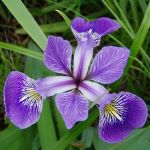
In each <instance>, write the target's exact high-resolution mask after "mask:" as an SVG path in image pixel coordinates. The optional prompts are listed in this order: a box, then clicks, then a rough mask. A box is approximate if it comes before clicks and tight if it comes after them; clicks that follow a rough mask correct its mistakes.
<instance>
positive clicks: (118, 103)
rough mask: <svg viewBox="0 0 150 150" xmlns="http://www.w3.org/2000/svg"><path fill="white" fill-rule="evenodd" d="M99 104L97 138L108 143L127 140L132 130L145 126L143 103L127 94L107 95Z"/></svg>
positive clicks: (145, 116)
mask: <svg viewBox="0 0 150 150" xmlns="http://www.w3.org/2000/svg"><path fill="white" fill-rule="evenodd" d="M99 104H100V107H99V110H100V121H99V129H98V130H99V137H100V138H101V139H102V140H104V141H106V142H108V143H117V142H121V141H122V140H124V139H125V138H127V137H128V135H129V134H130V133H131V131H132V130H133V129H135V128H140V127H142V126H143V125H144V124H145V122H146V119H147V116H148V110H147V107H146V104H145V103H144V101H143V100H142V99H141V98H140V97H138V96H136V95H134V94H131V93H129V92H120V93H119V94H109V95H107V96H105V97H103V98H102V99H100V101H99Z"/></svg>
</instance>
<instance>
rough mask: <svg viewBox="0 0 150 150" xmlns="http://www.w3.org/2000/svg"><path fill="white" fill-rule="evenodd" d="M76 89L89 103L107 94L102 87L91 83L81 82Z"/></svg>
mask: <svg viewBox="0 0 150 150" xmlns="http://www.w3.org/2000/svg"><path fill="white" fill-rule="evenodd" d="M78 89H79V90H80V91H81V92H82V94H83V95H84V97H86V98H87V99H88V100H90V101H96V100H98V99H99V98H100V97H102V96H104V95H106V94H107V93H108V91H107V90H106V89H105V88H104V86H102V85H100V84H98V83H94V82H91V81H83V82H82V83H81V84H80V85H79V87H78Z"/></svg>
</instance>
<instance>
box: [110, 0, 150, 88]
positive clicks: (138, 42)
mask: <svg viewBox="0 0 150 150" xmlns="http://www.w3.org/2000/svg"><path fill="white" fill-rule="evenodd" d="M149 18H150V2H149V4H148V7H147V10H146V13H145V16H144V18H143V20H142V23H141V25H140V28H139V30H138V32H137V34H136V36H135V38H134V40H133V43H132V45H131V48H130V49H131V54H130V56H131V57H136V55H137V54H138V52H139V50H140V48H141V47H142V44H143V42H144V39H145V37H146V35H147V32H148V30H149V28H150V19H149ZM132 63H133V59H131V58H129V61H128V64H127V66H126V68H125V71H124V74H123V76H122V77H121V79H120V80H118V81H117V82H116V83H115V84H114V86H113V89H114V90H115V89H116V88H117V87H118V86H119V85H120V83H121V81H122V80H123V79H124V77H125V76H126V75H127V73H128V70H129V68H130V66H131V65H132Z"/></svg>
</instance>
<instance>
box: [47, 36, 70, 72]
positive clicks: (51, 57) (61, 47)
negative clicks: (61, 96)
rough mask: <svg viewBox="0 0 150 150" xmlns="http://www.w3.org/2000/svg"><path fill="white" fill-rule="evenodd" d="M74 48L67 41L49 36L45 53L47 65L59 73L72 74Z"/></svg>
mask: <svg viewBox="0 0 150 150" xmlns="http://www.w3.org/2000/svg"><path fill="white" fill-rule="evenodd" d="M71 57H72V48H71V45H70V43H69V42H68V41H67V40H64V39H63V38H61V37H56V36H49V37H48V42H47V46H46V49H45V52H44V62H45V65H46V66H47V67H48V68H49V69H50V70H52V71H54V72H57V73H63V74H67V75H70V74H71Z"/></svg>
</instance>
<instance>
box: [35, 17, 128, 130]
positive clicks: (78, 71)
mask: <svg viewBox="0 0 150 150" xmlns="http://www.w3.org/2000/svg"><path fill="white" fill-rule="evenodd" d="M118 28H119V25H118V23H116V22H115V21H114V20H111V19H108V18H100V19H97V20H96V21H92V22H87V21H85V20H84V19H82V18H75V19H74V20H73V21H72V24H71V29H72V31H73V33H74V35H75V37H76V39H77V41H78V45H77V48H76V50H75V54H74V59H73V67H71V59H72V49H71V46H70V44H69V42H68V41H66V40H64V39H62V38H61V37H54V36H49V37H48V42H47V46H46V49H45V53H44V62H45V65H46V66H47V67H48V68H49V69H50V70H52V71H54V72H56V73H61V74H64V75H63V76H62V75H61V76H55V77H46V78H43V79H40V80H39V81H38V83H37V88H36V90H37V91H38V93H40V94H41V95H42V97H48V96H52V95H54V94H57V96H56V105H57V108H58V110H59V112H60V113H61V114H62V117H63V119H64V121H65V124H66V126H67V128H68V129H70V128H72V127H73V125H74V124H75V123H76V122H78V121H83V120H85V119H87V117H88V105H89V104H88V100H89V101H95V100H96V99H97V98H98V97H102V96H104V95H105V94H107V93H108V91H107V90H106V89H105V88H104V87H103V86H102V85H100V84H99V83H104V84H108V83H112V82H114V81H116V80H118V79H119V78H120V77H121V75H122V73H123V69H124V67H125V65H126V63H127V60H128V57H129V50H128V49H127V48H122V47H114V46H107V47H104V48H102V50H101V51H100V52H98V53H97V55H96V56H95V58H94V60H93V62H92V64H91V66H90V63H91V60H92V57H93V49H94V47H96V46H97V45H98V44H99V42H100V39H101V37H102V36H103V35H106V34H108V33H111V32H113V31H115V30H117V29H118ZM92 80H93V81H94V82H93V81H92ZM96 82H97V83H96Z"/></svg>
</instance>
